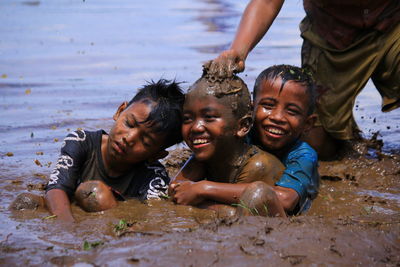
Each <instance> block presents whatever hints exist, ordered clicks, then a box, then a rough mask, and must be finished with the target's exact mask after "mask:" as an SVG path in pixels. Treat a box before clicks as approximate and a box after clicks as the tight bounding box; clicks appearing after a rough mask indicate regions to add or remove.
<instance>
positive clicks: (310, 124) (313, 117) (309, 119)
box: [303, 114, 317, 134]
mask: <svg viewBox="0 0 400 267" xmlns="http://www.w3.org/2000/svg"><path fill="white" fill-rule="evenodd" d="M316 121H317V115H316V114H311V115H309V116H308V117H307V119H306V121H305V122H304V131H303V133H304V134H308V132H309V131H310V130H311V129H312V128H313V127H314V124H315V122H316Z"/></svg>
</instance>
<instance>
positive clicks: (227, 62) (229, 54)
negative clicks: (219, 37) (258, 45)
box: [203, 49, 245, 78]
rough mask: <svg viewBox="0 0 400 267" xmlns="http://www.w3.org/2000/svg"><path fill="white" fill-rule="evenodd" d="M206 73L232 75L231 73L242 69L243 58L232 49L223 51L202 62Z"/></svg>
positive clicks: (223, 75) (222, 75)
mask: <svg viewBox="0 0 400 267" xmlns="http://www.w3.org/2000/svg"><path fill="white" fill-rule="evenodd" d="M203 67H204V69H205V70H206V71H207V73H208V74H211V75H214V76H216V77H221V78H225V77H232V75H233V74H235V73H238V72H242V71H243V70H244V67H245V66H244V59H243V57H242V56H240V55H239V53H238V52H237V51H235V50H233V49H229V50H225V51H223V52H222V53H221V54H220V55H219V56H218V57H217V58H216V59H214V60H210V61H208V62H206V63H205V64H204V66H203Z"/></svg>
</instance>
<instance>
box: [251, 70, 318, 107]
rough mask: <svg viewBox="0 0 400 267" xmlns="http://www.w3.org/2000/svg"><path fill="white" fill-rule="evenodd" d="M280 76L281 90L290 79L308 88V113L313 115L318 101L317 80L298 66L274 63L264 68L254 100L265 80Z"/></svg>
mask: <svg viewBox="0 0 400 267" xmlns="http://www.w3.org/2000/svg"><path fill="white" fill-rule="evenodd" d="M278 77H281V79H282V85H281V88H280V91H282V90H283V87H284V85H285V83H286V82H288V81H293V82H296V83H299V84H301V85H303V86H304V87H305V88H306V89H307V93H308V96H309V101H308V103H309V107H308V111H307V115H311V114H312V113H313V112H314V109H315V101H316V100H315V98H316V92H315V90H316V89H315V82H314V79H313V78H312V76H311V73H310V72H309V71H307V70H305V69H302V68H299V67H296V66H291V65H274V66H271V67H269V68H267V69H265V70H263V71H262V72H261V73H260V74H259V75H258V77H257V79H256V82H255V84H254V90H253V100H254V101H255V99H256V97H257V93H258V91H259V90H260V88H261V85H262V83H263V82H264V81H265V80H271V81H273V80H275V79H276V78H278Z"/></svg>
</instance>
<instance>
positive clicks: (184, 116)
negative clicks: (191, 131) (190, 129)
mask: <svg viewBox="0 0 400 267" xmlns="http://www.w3.org/2000/svg"><path fill="white" fill-rule="evenodd" d="M182 120H183V123H190V122H191V121H192V118H191V117H190V116H188V115H183V118H182Z"/></svg>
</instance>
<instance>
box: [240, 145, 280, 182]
mask: <svg viewBox="0 0 400 267" xmlns="http://www.w3.org/2000/svg"><path fill="white" fill-rule="evenodd" d="M249 151H250V152H251V154H250V155H251V156H250V157H248V159H247V160H246V162H245V163H244V166H243V169H242V173H241V175H240V176H243V174H245V176H246V178H245V180H246V181H248V182H251V181H256V180H261V178H263V177H266V176H268V177H270V178H271V179H273V180H276V179H278V178H279V177H280V176H281V175H282V173H283V170H284V166H283V164H282V162H281V161H280V160H279V159H278V158H277V157H275V156H274V155H272V154H271V153H268V152H266V151H263V150H261V149H260V148H258V147H257V146H254V145H252V146H251V147H250V149H249ZM243 177H244V176H243ZM243 177H242V178H243ZM243 179H244V178H243Z"/></svg>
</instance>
